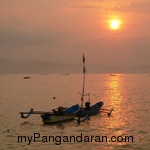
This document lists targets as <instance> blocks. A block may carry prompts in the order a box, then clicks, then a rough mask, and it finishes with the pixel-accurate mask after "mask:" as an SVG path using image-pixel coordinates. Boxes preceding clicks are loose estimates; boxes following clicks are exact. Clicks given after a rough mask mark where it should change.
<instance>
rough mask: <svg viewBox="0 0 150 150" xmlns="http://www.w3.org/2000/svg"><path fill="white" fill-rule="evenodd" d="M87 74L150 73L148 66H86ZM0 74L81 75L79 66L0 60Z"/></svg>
mask: <svg viewBox="0 0 150 150" xmlns="http://www.w3.org/2000/svg"><path fill="white" fill-rule="evenodd" d="M87 72H88V73H150V65H136V66H128V67H127V66H111V65H110V66H105V65H92V64H88V66H87ZM0 73H82V62H81V64H79V63H78V64H76V65H73V64H63V63H50V62H42V61H29V62H26V61H11V60H5V59H0Z"/></svg>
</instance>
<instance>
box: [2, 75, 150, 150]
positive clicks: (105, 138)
mask: <svg viewBox="0 0 150 150" xmlns="http://www.w3.org/2000/svg"><path fill="white" fill-rule="evenodd" d="M25 76H29V77H30V78H27V79H24V77H25ZM82 80H83V76H82V74H1V75H0V150H12V149H15V150H49V149H52V150H60V149H61V150H70V149H71V150H76V149H82V150H149V149H150V74H87V75H86V82H85V94H88V93H90V94H89V95H90V97H88V96H85V97H84V102H86V101H89V99H88V98H90V103H91V105H93V104H95V103H97V102H99V101H103V102H104V105H103V111H101V112H100V113H99V114H97V115H95V116H91V117H90V118H88V119H87V120H85V121H83V122H81V123H80V124H79V123H77V120H76V119H75V120H73V121H70V122H64V123H58V124H53V125H44V124H43V122H42V119H41V116H40V115H36V114H32V115H31V116H30V117H29V118H27V119H23V118H21V117H20V113H19V112H22V111H25V112H28V111H29V110H30V109H31V108H33V109H34V111H51V110H52V109H54V108H58V107H59V106H63V107H70V106H72V105H75V104H79V105H81V92H82V88H83V87H82V85H83V81H82ZM111 108H113V111H112V113H111V115H110V116H108V114H107V112H109V110H110V109H111ZM104 109H108V110H104ZM71 137H72V138H71Z"/></svg>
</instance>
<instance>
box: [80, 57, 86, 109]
mask: <svg viewBox="0 0 150 150" xmlns="http://www.w3.org/2000/svg"><path fill="white" fill-rule="evenodd" d="M82 61H83V89H82V95H81V108H83V101H84V86H85V73H86V69H85V57H84V54H83V60H82Z"/></svg>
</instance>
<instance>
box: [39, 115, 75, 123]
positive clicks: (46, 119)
mask: <svg viewBox="0 0 150 150" xmlns="http://www.w3.org/2000/svg"><path fill="white" fill-rule="evenodd" d="M41 118H42V121H43V123H44V124H54V123H59V122H66V121H71V120H74V116H68V115H52V114H44V115H41Z"/></svg>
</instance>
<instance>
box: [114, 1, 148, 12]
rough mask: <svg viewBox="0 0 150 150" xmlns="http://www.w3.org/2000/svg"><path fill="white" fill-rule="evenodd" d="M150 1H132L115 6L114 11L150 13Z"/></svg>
mask: <svg viewBox="0 0 150 150" xmlns="http://www.w3.org/2000/svg"><path fill="white" fill-rule="evenodd" d="M149 8H150V1H142V2H132V3H129V4H126V5H120V6H115V7H113V8H112V11H117V12H126V13H140V14H141V13H142V14H143V13H144V14H145V13H146V14H149V13H150V9H149Z"/></svg>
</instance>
